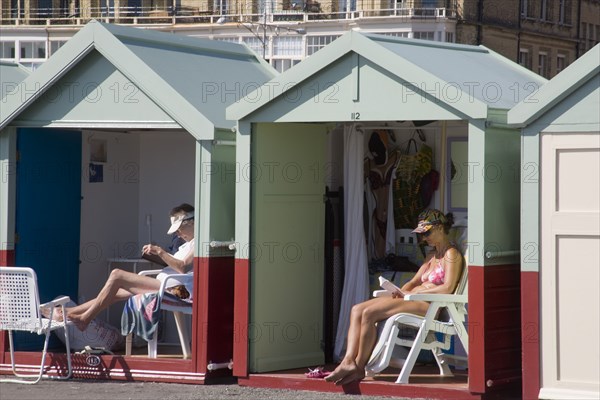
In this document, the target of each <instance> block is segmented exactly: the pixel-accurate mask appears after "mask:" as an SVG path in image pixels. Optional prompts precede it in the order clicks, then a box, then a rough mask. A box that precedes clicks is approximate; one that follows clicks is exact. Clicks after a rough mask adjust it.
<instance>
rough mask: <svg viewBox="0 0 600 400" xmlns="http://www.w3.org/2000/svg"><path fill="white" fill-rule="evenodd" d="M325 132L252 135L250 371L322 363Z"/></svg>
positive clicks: (281, 129)
mask: <svg viewBox="0 0 600 400" xmlns="http://www.w3.org/2000/svg"><path fill="white" fill-rule="evenodd" d="M325 138H326V133H325V128H324V127H323V126H320V125H307V124H282V123H279V124H259V126H258V127H257V128H256V129H255V131H254V132H253V136H252V166H251V167H252V181H251V182H252V185H253V189H252V205H251V209H252V216H251V225H250V226H251V228H250V229H251V243H252V245H251V246H250V271H251V272H250V276H251V278H250V326H249V332H248V336H249V352H250V354H249V368H250V372H264V371H274V370H283V369H289V368H300V367H307V366H315V365H320V364H323V362H324V355H323V350H322V348H321V340H322V330H323V273H324V272H323V271H324V267H323V235H324V224H325V218H324V215H325V206H324V201H323V196H324V194H325V184H324V179H323V178H324V177H323V171H324V157H325V144H326V143H325Z"/></svg>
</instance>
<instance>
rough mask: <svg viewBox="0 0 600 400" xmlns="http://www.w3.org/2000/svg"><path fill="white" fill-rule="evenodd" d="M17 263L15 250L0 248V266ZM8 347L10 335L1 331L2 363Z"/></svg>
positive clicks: (0, 351) (0, 348) (0, 349)
mask: <svg viewBox="0 0 600 400" xmlns="http://www.w3.org/2000/svg"><path fill="white" fill-rule="evenodd" d="M14 264H15V251H14V250H0V267H8V266H11V265H14ZM8 350H9V348H8V335H6V332H4V331H0V364H1V363H4V360H5V353H6V352H7V351H8Z"/></svg>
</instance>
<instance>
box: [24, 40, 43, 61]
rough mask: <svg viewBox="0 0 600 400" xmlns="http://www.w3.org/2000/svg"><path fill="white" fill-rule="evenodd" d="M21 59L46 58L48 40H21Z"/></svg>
mask: <svg viewBox="0 0 600 400" xmlns="http://www.w3.org/2000/svg"><path fill="white" fill-rule="evenodd" d="M19 46H20V48H21V55H20V56H21V59H31V58H46V42H20V43H19Z"/></svg>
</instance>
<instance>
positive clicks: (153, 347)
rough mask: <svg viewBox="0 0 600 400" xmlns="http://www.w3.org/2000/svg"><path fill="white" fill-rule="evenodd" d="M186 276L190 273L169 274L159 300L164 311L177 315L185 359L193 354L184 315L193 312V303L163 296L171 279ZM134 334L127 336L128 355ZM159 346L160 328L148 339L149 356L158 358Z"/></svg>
mask: <svg viewBox="0 0 600 400" xmlns="http://www.w3.org/2000/svg"><path fill="white" fill-rule="evenodd" d="M161 271H162V270H160V269H153V270H146V271H140V272H139V273H138V275H143V276H150V275H158V274H159V273H160V272H161ZM186 277H189V275H187V274H173V275H169V276H168V277H167V279H165V280H164V281H163V282H162V283H161V285H160V289H159V291H158V296H159V301H160V304H161V305H160V309H161V310H164V311H171V312H173V316H174V317H175V325H176V326H177V333H178V334H179V341H180V342H181V350H182V352H183V358H184V359H188V358H190V357H191V354H192V352H191V349H190V337H189V334H188V329H187V324H186V323H185V317H184V314H188V315H191V314H192V303H191V302H186V301H183V300H182V301H177V302H170V301H165V299H164V298H163V296H164V294H165V289H166V287H167V283H168V281H169V280H171V279H177V278H186ZM132 335H133V334H131V333H130V334H129V335H128V336H127V341H126V349H125V354H126V355H131V344H132ZM157 348H158V329H157V330H156V331H155V332H154V335H153V336H152V339H151V340H149V341H148V357H149V358H157V357H158V352H157Z"/></svg>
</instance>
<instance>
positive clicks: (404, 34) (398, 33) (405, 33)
mask: <svg viewBox="0 0 600 400" xmlns="http://www.w3.org/2000/svg"><path fill="white" fill-rule="evenodd" d="M374 33H376V34H378V35H385V36H392V37H400V38H407V37H408V32H374Z"/></svg>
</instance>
